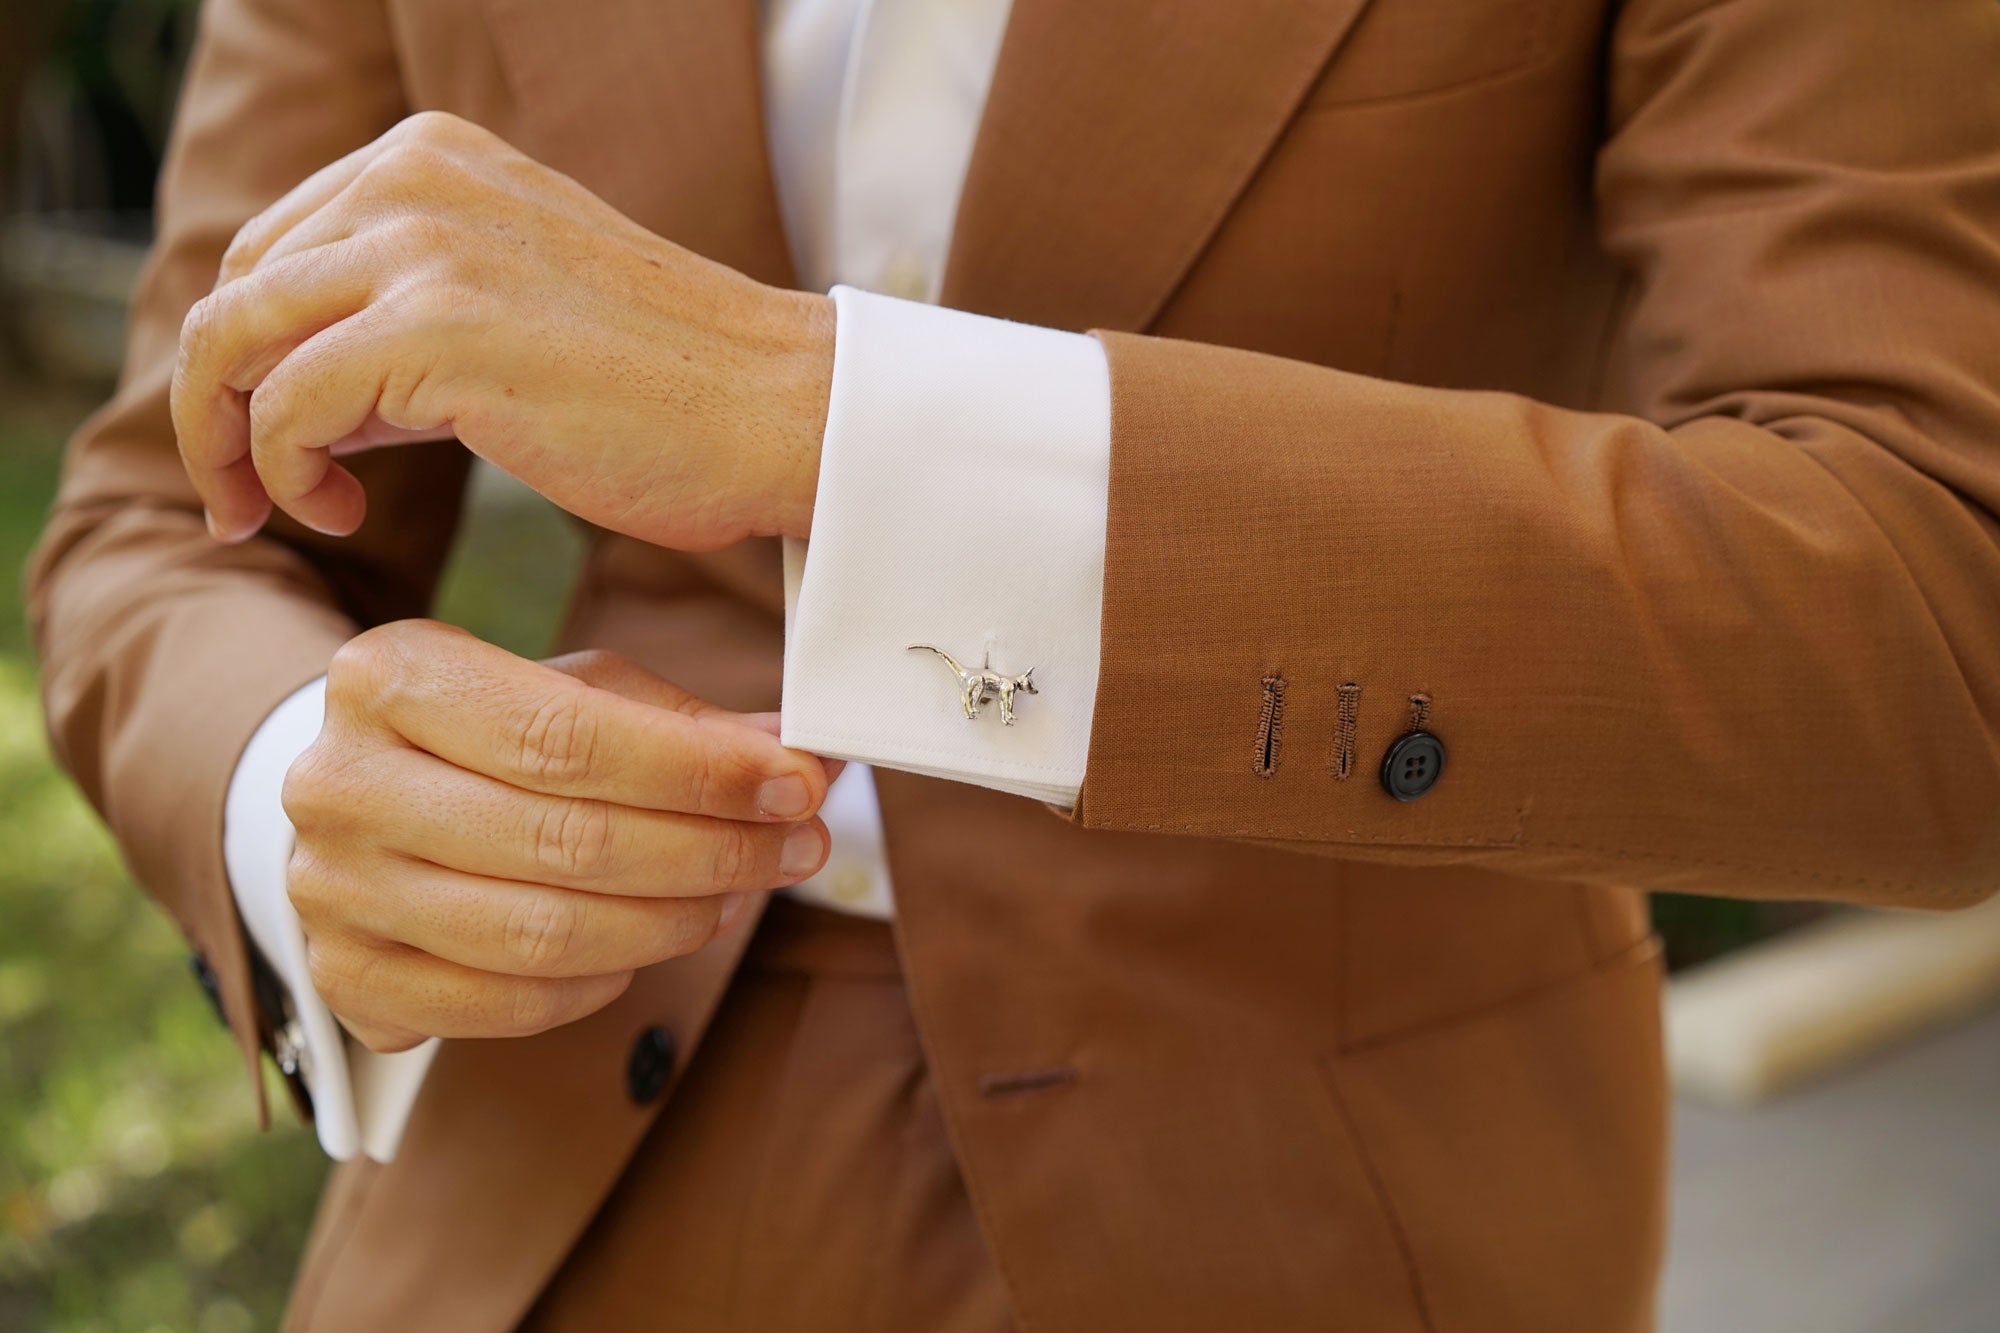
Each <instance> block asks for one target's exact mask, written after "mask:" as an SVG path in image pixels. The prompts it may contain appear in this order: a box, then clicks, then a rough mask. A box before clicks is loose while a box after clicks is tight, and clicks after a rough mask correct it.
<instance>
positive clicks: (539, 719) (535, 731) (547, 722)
mask: <svg viewBox="0 0 2000 1333" xmlns="http://www.w3.org/2000/svg"><path fill="white" fill-rule="evenodd" d="M597 741H598V737H597V727H596V725H595V724H594V723H593V722H592V721H591V718H590V716H589V714H588V713H587V712H586V711H585V710H584V708H583V704H582V701H581V700H579V699H577V698H575V697H574V696H570V695H558V696H555V697H553V698H548V699H544V700H542V701H540V702H539V703H537V704H536V705H535V706H534V709H533V711H532V712H531V713H530V714H529V716H528V720H527V724H526V725H525V726H524V727H522V728H521V752H520V757H519V759H518V760H517V762H518V763H519V764H520V767H521V771H522V772H523V773H524V774H526V775H527V776H528V777H529V778H530V779H535V780H540V781H544V782H555V783H571V782H577V781H581V780H582V779H584V778H586V777H588V776H589V775H590V774H591V773H592V772H593V771H595V769H596V767H597Z"/></svg>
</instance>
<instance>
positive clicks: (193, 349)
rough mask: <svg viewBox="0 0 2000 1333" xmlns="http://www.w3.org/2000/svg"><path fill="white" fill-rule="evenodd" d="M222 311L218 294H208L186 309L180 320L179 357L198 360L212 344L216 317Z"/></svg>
mask: <svg viewBox="0 0 2000 1333" xmlns="http://www.w3.org/2000/svg"><path fill="white" fill-rule="evenodd" d="M221 310H222V298H221V296H220V294H219V293H216V292H210V293H209V294H208V295H206V296H204V297H202V298H201V299H200V300H198V301H196V302H195V303H194V304H193V305H191V306H189V307H188V312H187V314H186V315H184V316H183V317H182V318H181V339H180V346H181V355H182V357H183V358H184V359H187V360H199V359H200V358H201V356H202V355H203V354H204V353H205V352H206V351H207V350H208V349H209V348H210V347H211V346H212V345H213V344H214V342H215V329H216V324H217V322H218V320H217V317H218V315H219V314H220V313H221Z"/></svg>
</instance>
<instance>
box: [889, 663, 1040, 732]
mask: <svg viewBox="0 0 2000 1333" xmlns="http://www.w3.org/2000/svg"><path fill="white" fill-rule="evenodd" d="M919 650H922V651H925V652H932V653H936V654H937V655H938V656H939V657H942V658H943V659H944V664H945V665H946V666H948V667H950V668H951V671H952V674H953V675H955V676H957V677H958V705H959V707H960V708H961V709H963V710H964V712H965V716H966V718H967V719H968V720H971V719H976V718H977V717H978V716H979V705H981V704H983V703H985V702H986V701H987V700H988V699H992V698H995V697H998V698H999V700H1000V722H1001V725H1003V726H1008V727H1011V726H1013V725H1014V696H1015V695H1016V694H1017V693H1018V694H1040V693H1041V691H1040V690H1038V689H1036V688H1035V669H1034V668H1033V667H1029V668H1028V669H1027V670H1026V671H1023V672H1022V673H1021V674H1020V675H1018V676H1006V675H1002V674H1001V673H1000V672H998V671H995V670H994V669H993V654H992V653H990V652H989V653H988V654H987V655H986V662H985V664H984V665H982V666H980V667H979V668H977V669H976V670H974V669H969V668H966V667H962V666H960V665H959V664H958V659H957V658H955V657H953V656H952V655H951V654H950V653H948V652H946V651H945V650H944V649H942V648H933V647H932V646H931V645H930V644H928V643H913V644H911V645H910V651H911V652H913V653H914V652H917V651H919Z"/></svg>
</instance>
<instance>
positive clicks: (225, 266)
mask: <svg viewBox="0 0 2000 1333" xmlns="http://www.w3.org/2000/svg"><path fill="white" fill-rule="evenodd" d="M264 228H265V224H264V215H263V214H261V213H260V214H258V215H257V216H256V217H254V218H252V219H250V221H248V222H246V223H244V224H243V225H242V226H241V227H238V228H237V229H236V234H235V235H234V236H232V237H230V238H229V245H228V247H227V248H225V249H224V250H223V252H222V264H221V267H220V270H219V272H220V274H221V276H222V278H223V279H224V280H225V281H226V280H228V279H230V278H234V277H240V276H241V275H242V274H244V273H246V272H248V271H249V269H250V256H251V255H253V254H256V253H258V252H259V251H260V250H261V249H262V248H263V239H264Z"/></svg>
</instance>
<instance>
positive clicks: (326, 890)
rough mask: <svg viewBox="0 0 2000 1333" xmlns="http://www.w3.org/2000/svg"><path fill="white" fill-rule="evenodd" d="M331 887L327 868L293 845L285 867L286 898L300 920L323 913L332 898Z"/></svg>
mask: <svg viewBox="0 0 2000 1333" xmlns="http://www.w3.org/2000/svg"><path fill="white" fill-rule="evenodd" d="M330 887H331V886H330V885H329V884H328V882H327V875H326V868H325V866H323V865H322V864H321V863H320V861H319V859H318V858H317V857H315V856H313V855H312V854H310V853H309V852H307V851H306V850H305V848H303V847H295V848H293V850H292V857H291V860H290V861H289V862H288V863H287V864H286V866H285V897H286V898H287V899H288V900H289V901H290V902H291V904H292V910H293V911H294V912H296V913H298V916H299V920H301V921H306V922H311V921H317V920H319V919H320V918H321V917H322V916H324V915H325V913H326V908H327V906H328V902H329V899H330V898H331V897H332V894H331V892H330Z"/></svg>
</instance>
